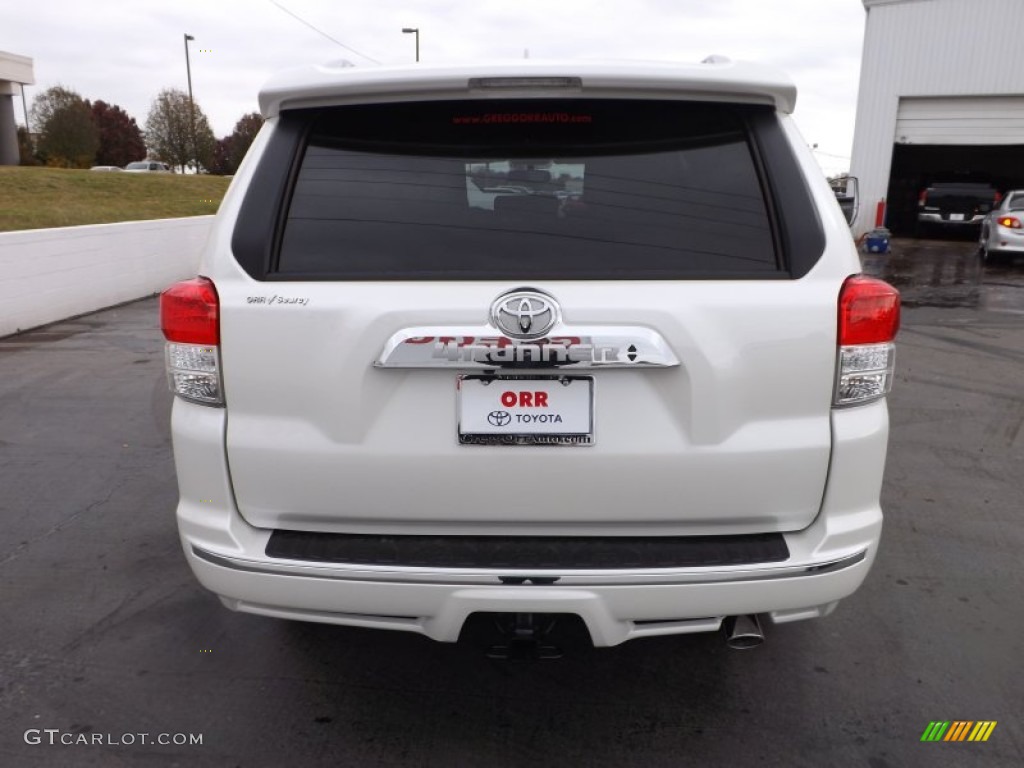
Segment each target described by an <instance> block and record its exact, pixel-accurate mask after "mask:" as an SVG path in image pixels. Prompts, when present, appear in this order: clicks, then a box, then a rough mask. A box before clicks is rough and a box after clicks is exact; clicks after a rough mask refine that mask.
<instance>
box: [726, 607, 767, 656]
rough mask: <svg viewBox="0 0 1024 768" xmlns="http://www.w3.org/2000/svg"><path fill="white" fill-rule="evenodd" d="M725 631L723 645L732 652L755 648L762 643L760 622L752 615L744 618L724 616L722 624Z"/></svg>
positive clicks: (762, 635)
mask: <svg viewBox="0 0 1024 768" xmlns="http://www.w3.org/2000/svg"><path fill="white" fill-rule="evenodd" d="M722 629H723V630H724V631H725V644H726V645H728V646H729V647H730V648H732V649H733V650H737V651H742V650H746V649H748V648H756V647H757V646H759V645H760V644H761V643H763V642H764V632H762V631H761V622H760V621H758V619H757V615H756V614H753V613H749V614H746V615H744V616H726V617H725V621H723V622H722Z"/></svg>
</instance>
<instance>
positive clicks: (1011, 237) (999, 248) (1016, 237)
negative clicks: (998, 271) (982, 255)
mask: <svg viewBox="0 0 1024 768" xmlns="http://www.w3.org/2000/svg"><path fill="white" fill-rule="evenodd" d="M983 244H984V245H985V246H986V248H987V249H988V250H989V252H990V253H996V252H998V253H1024V230H1019V229H1009V228H1007V227H1000V226H998V225H997V226H992V227H989V228H988V237H987V238H984V241H983Z"/></svg>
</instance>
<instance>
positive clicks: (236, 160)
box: [228, 112, 263, 173]
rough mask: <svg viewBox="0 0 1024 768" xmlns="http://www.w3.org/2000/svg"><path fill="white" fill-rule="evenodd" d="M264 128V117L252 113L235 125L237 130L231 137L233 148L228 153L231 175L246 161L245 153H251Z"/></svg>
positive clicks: (244, 116)
mask: <svg viewBox="0 0 1024 768" xmlns="http://www.w3.org/2000/svg"><path fill="white" fill-rule="evenodd" d="M262 127H263V116H262V115H261V114H260V113H259V112H250V113H249V114H247V115H242V117H241V118H240V119H239V121H238V122H237V123H235V130H233V131H232V132H231V136H230V139H231V147H230V149H229V152H228V159H229V161H230V163H231V171H230V172H231V173H234V172H235V171H237V170H238V166H240V165H241V164H242V160H244V159H245V153H246V152H248V151H249V147H250V146H252V142H253V140H254V139H255V138H256V134H257V133H259V132H260V128H262Z"/></svg>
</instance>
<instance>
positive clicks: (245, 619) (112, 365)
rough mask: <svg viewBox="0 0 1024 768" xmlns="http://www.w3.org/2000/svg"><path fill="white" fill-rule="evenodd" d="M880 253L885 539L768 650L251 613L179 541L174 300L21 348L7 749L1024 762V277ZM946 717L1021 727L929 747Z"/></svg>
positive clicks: (142, 761)
mask: <svg viewBox="0 0 1024 768" xmlns="http://www.w3.org/2000/svg"><path fill="white" fill-rule="evenodd" d="M865 265H866V268H867V269H868V271H871V272H873V273H876V274H880V275H882V276H883V277H886V278H887V279H890V280H892V281H893V282H894V283H895V284H897V286H898V287H899V288H900V289H901V290H902V291H903V292H904V295H905V297H906V299H907V305H908V308H907V310H906V311H905V314H904V327H903V331H902V332H901V335H900V337H899V342H898V353H897V354H898V358H897V373H898V378H897V383H896V388H895V390H894V392H893V394H892V396H891V398H890V413H891V420H892V432H891V441H890V450H889V460H888V467H887V474H886V481H885V487H884V491H883V505H884V508H885V512H886V524H885V525H886V527H885V531H884V533H883V540H882V548H881V552H880V554H879V557H878V560H877V561H876V563H875V566H874V569H873V571H872V573H871V574H870V576H869V577H868V580H867V582H866V583H865V585H864V587H863V588H862V589H861V590H860V591H859V592H857V593H856V594H855V595H854V596H853V597H852V598H850V599H848V600H846V601H845V602H844V603H843V604H842V605H841V606H840V607H839V609H838V611H837V612H836V613H835V614H833V615H832V616H830V617H828V618H825V619H820V620H816V621H810V622H801V623H797V624H790V625H787V626H782V627H777V628H773V627H770V626H769V627H767V628H766V634H767V639H766V642H765V643H764V645H762V646H761V647H759V648H757V649H756V650H751V651H730V650H728V649H727V648H726V647H725V644H724V642H723V639H722V637H721V636H718V635H708V636H701V635H696V636H688V637H677V638H657V639H647V640H638V641H634V642H631V643H627V644H625V645H622V646H619V647H615V648H607V649H593V648H591V647H589V645H588V644H587V643H586V641H585V638H580V637H579V636H578V634H575V633H574V632H573V631H571V630H572V629H573V628H572V627H563V628H562V631H561V633H560V634H558V635H557V636H556V639H557V640H558V642H559V643H560V644H561V645H562V647H563V649H564V650H565V655H564V657H563V658H562V659H561V660H558V661H542V662H522V663H517V662H502V661H494V660H491V659H488V658H487V657H486V656H485V655H484V654H483V652H482V650H483V647H484V646H485V645H486V642H487V635H486V633H485V632H483V631H482V630H481V632H480V633H479V635H476V634H473V635H472V636H471V637H469V638H468V639H467V640H466V641H464V642H462V643H460V644H457V645H443V644H438V643H434V642H432V641H429V640H426V639H424V638H421V637H417V636H412V635H406V634H400V633H384V632H375V631H369V630H358V629H347V628H341V627H332V626H319V625H303V624H298V623H291V622H285V621H278V620H272V619H264V618H259V617H254V616H246V615H241V614H235V613H231V612H229V611H227V610H226V609H224V608H222V607H221V605H220V604H219V602H217V600H216V599H215V598H213V597H212V596H211V595H209V594H208V593H206V592H205V591H204V590H203V589H202V588H200V587H199V585H198V584H197V583H196V582H195V580H194V579H193V577H192V575H191V573H190V572H189V571H188V569H187V567H186V565H185V561H184V558H183V555H182V553H181V550H180V545H179V542H178V538H177V534H176V529H175V524H174V514H173V513H174V505H175V503H176V498H177V491H176V486H175V480H174V467H173V461H172V456H171V446H170V436H169V432H168V419H169V412H170V404H171V398H170V395H169V394H168V392H167V388H166V384H165V380H164V373H163V360H162V340H161V337H160V333H159V330H158V328H157V317H156V300H155V299H147V300H143V301H139V302H136V303H133V304H130V305H125V306H122V307H117V308H114V309H110V310H107V311H104V312H100V313H96V314H93V315H89V316H86V317H82V318H78V319H74V320H69V321H66V322H63V323H58V324H56V325H53V326H49V327H47V328H44V329H40V330H37V331H34V332H29V333H25V334H22V335H19V336H15V337H9V338H7V339H2V340H0V489H2V494H0V515H2V520H3V535H2V536H0V618H2V621H3V626H2V628H0V765H4V766H34V765H40V766H49V765H63V766H138V765H153V766H173V765H180V766H278V765H302V766H313V765H332V766H377V765H379V766H517V767H518V766H524V765H536V766H548V765H559V766H630V765H636V766H689V765H693V766H718V765H729V766H787V767H790V766H866V767H867V768H897V767H901V766H909V767H916V766H1019V765H1022V764H1024V682H1022V681H1024V676H1022V674H1021V669H1022V663H1024V662H1022V659H1024V599H1022V594H1024V571H1022V568H1021V565H1020V563H1021V552H1022V551H1024V490H1022V489H1024V481H1022V477H1024V427H1022V425H1024V384H1022V378H1024V377H1022V371H1024V265H1022V264H1013V263H1009V264H1002V265H997V266H987V265H986V266H982V265H981V264H980V263H979V262H978V261H977V259H976V258H975V257H974V256H973V254H972V253H971V247H970V244H966V243H955V244H942V243H914V242H896V243H895V244H894V248H893V253H891V254H886V255H871V256H865ZM484 629H486V628H484ZM937 720H941V721H946V720H950V721H955V720H971V721H980V720H991V721H996V722H997V723H998V724H997V726H996V727H995V729H994V730H993V731H992V734H991V736H990V738H989V740H988V741H987V742H984V743H972V742H962V743H951V742H941V743H928V742H921V740H920V739H921V736H922V733H923V732H924V731H925V729H926V727H927V726H928V725H929V723H930V722H932V721H937ZM143 734H145V736H144V737H143ZM196 736H198V737H199V738H200V739H201V744H197V743H187V742H189V741H195V737H196ZM182 738H184V739H185V740H186V743H184V744H182V743H177V744H176V743H174V742H175V741H179V742H180V741H181V740H182ZM158 740H163V741H169V742H170V743H167V744H163V743H148V742H157V741H158ZM51 742H53V743H51ZM62 742H70V743H62Z"/></svg>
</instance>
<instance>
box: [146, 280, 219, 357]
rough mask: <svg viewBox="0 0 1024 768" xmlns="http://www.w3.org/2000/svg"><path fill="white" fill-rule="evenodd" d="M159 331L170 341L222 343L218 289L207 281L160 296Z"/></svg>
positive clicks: (178, 285) (190, 283)
mask: <svg viewBox="0 0 1024 768" xmlns="http://www.w3.org/2000/svg"><path fill="white" fill-rule="evenodd" d="M160 328H161V330H162V331H163V332H164V338H166V339H167V340H168V341H176V342H181V343H183V344H208V345H210V346H216V345H217V344H219V343H220V311H219V300H218V298H217V289H216V288H215V287H214V285H213V282H212V281H211V280H209V279H208V278H205V277H196V278H193V279H192V280H184V281H183V282H180V283H175V284H174V285H172V286H171V287H170V288H168V289H167V290H166V291H164V292H163V293H161V294H160Z"/></svg>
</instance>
